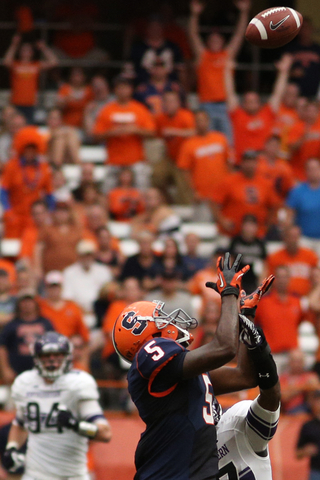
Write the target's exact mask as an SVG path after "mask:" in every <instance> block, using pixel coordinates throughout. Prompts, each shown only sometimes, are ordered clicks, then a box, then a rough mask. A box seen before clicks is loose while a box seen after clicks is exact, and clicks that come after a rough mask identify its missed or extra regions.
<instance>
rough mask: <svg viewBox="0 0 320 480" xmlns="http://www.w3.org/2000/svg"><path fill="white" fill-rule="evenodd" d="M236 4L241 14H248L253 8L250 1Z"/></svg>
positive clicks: (240, 0)
mask: <svg viewBox="0 0 320 480" xmlns="http://www.w3.org/2000/svg"><path fill="white" fill-rule="evenodd" d="M234 4H235V6H236V7H237V9H238V10H240V12H248V11H249V10H250V8H251V1H250V0H235V2H234Z"/></svg>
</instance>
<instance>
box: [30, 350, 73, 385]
mask: <svg viewBox="0 0 320 480" xmlns="http://www.w3.org/2000/svg"><path fill="white" fill-rule="evenodd" d="M51 353H55V352H51ZM57 354H58V352H57ZM61 355H62V354H61ZM44 356H45V355H39V356H37V357H35V358H34V364H35V366H36V368H37V369H38V371H39V373H40V375H41V377H43V378H45V379H47V380H56V379H57V378H59V377H61V375H63V374H64V373H67V372H68V371H69V370H70V365H71V362H72V358H71V355H64V358H63V360H62V362H61V365H60V366H59V367H58V368H53V369H50V366H48V365H44V363H43V359H42V358H41V357H44Z"/></svg>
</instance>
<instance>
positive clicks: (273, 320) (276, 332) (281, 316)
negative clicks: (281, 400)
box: [256, 265, 305, 373]
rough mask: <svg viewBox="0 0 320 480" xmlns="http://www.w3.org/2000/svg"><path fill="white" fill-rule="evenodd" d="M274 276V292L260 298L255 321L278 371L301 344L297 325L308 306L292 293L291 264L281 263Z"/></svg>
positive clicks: (286, 363)
mask: <svg viewBox="0 0 320 480" xmlns="http://www.w3.org/2000/svg"><path fill="white" fill-rule="evenodd" d="M275 277H276V279H275V281H274V286H273V289H272V291H271V292H270V293H268V295H265V296H264V297H263V298H262V299H261V300H260V303H259V308H258V309H257V313H256V323H257V324H258V325H261V327H262V329H263V331H264V334H265V336H266V339H267V342H268V343H269V345H270V348H271V350H272V354H273V357H274V360H275V362H276V364H277V367H278V371H279V372H280V373H282V372H283V371H284V369H285V367H286V366H287V365H288V357H289V352H290V350H293V349H296V348H297V347H298V327H299V324H300V323H301V322H302V320H303V317H304V313H305V307H304V304H303V302H302V301H301V300H300V299H299V298H298V297H297V296H296V295H293V294H291V293H290V292H289V282H290V272H289V269H288V267H286V266H284V265H280V266H278V267H277V268H276V270H275Z"/></svg>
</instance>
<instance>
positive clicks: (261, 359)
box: [248, 340, 279, 390]
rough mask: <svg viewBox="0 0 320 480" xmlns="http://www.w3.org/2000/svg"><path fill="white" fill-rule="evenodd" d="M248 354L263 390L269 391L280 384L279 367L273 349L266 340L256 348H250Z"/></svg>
mask: <svg viewBox="0 0 320 480" xmlns="http://www.w3.org/2000/svg"><path fill="white" fill-rule="evenodd" d="M248 353H249V355H250V357H251V359H252V360H253V363H254V366H255V369H256V372H257V377H258V378H257V380H258V386H259V388H261V390H267V389H268V388H272V387H274V386H275V385H276V383H278V381H279V377H278V372H277V366H276V364H275V361H274V359H273V356H272V355H271V349H270V347H269V345H268V343H267V341H266V340H264V342H263V343H262V344H261V345H259V346H257V347H255V348H248Z"/></svg>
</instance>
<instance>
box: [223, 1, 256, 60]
mask: <svg viewBox="0 0 320 480" xmlns="http://www.w3.org/2000/svg"><path fill="white" fill-rule="evenodd" d="M235 5H236V7H237V8H238V9H239V12H240V15H239V20H238V23H237V25H236V28H235V32H234V34H233V35H232V37H231V40H230V42H229V44H228V46H227V50H228V53H229V57H230V59H232V60H234V59H235V58H236V57H237V55H238V53H239V50H240V48H241V45H242V42H243V39H244V34H245V31H246V28H247V25H248V20H249V10H250V7H251V1H250V0H237V1H236V2H235Z"/></svg>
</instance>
